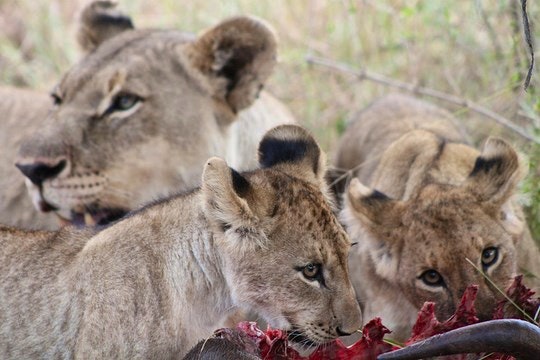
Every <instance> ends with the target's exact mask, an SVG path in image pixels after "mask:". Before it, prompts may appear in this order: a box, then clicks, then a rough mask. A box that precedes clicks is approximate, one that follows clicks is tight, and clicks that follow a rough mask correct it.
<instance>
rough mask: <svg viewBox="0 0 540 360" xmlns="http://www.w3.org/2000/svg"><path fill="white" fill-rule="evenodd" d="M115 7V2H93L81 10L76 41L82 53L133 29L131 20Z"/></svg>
mask: <svg viewBox="0 0 540 360" xmlns="http://www.w3.org/2000/svg"><path fill="white" fill-rule="evenodd" d="M115 7H116V2H112V1H94V2H92V3H90V4H89V5H87V6H86V7H85V8H84V9H83V11H82V13H81V19H80V24H79V30H78V32H77V41H78V42H79V45H80V46H81V48H82V49H83V50H84V51H86V52H91V51H93V50H94V49H95V48H96V47H98V46H99V45H100V44H101V43H102V42H104V41H105V40H107V39H109V38H111V37H113V36H115V35H117V34H119V33H121V32H123V31H126V30H130V29H133V23H132V21H131V19H130V18H129V17H128V16H126V15H124V14H122V13H121V12H120V11H118V10H116V9H115Z"/></svg>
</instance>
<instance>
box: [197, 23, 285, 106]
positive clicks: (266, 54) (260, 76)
mask: <svg viewBox="0 0 540 360" xmlns="http://www.w3.org/2000/svg"><path fill="white" fill-rule="evenodd" d="M188 56H189V58H190V60H191V63H192V64H193V65H194V66H195V68H197V69H198V70H200V71H201V72H202V73H203V74H204V75H205V76H207V77H208V78H209V80H210V84H211V86H212V90H213V92H214V96H215V97H216V98H217V99H219V100H222V101H224V102H225V103H226V104H228V106H229V107H230V109H231V110H232V112H233V113H237V112H238V111H240V110H242V109H244V108H246V107H248V106H249V105H251V104H252V103H253V102H254V101H255V99H256V98H257V96H258V95H259V92H260V90H261V89H262V87H263V85H264V82H265V81H266V79H267V78H268V76H269V75H270V73H271V72H272V70H273V68H274V65H275V63H276V38H275V36H274V33H273V31H271V30H270V28H269V27H268V26H267V25H266V24H263V23H262V22H261V21H259V20H256V19H254V18H251V17H245V16H241V17H235V18H232V19H229V20H226V21H224V22H222V23H221V24H219V25H217V26H216V27H214V28H212V29H210V30H208V31H206V32H205V33H203V34H202V35H201V36H200V37H199V38H198V39H197V40H195V42H193V43H192V44H190V45H189V47H188Z"/></svg>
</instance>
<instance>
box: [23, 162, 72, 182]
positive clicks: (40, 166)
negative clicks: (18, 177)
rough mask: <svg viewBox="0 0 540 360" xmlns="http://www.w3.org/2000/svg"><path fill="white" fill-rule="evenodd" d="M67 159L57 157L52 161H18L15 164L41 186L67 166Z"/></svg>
mask: <svg viewBox="0 0 540 360" xmlns="http://www.w3.org/2000/svg"><path fill="white" fill-rule="evenodd" d="M66 164H67V160H66V159H56V160H55V161H52V162H45V161H36V162H33V163H30V164H24V163H21V162H18V163H16V164H15V166H16V167H17V168H18V169H19V170H20V171H21V172H22V173H23V174H24V176H26V177H27V178H28V179H30V181H31V182H32V183H34V184H35V185H38V186H40V185H41V183H43V181H45V180H47V179H51V178H54V177H56V176H57V175H58V174H60V172H61V171H62V170H64V168H65V167H66Z"/></svg>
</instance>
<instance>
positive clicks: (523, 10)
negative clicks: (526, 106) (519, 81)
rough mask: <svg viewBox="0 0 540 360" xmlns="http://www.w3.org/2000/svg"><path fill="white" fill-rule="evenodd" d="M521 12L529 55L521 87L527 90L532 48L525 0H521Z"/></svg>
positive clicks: (532, 55)
mask: <svg viewBox="0 0 540 360" xmlns="http://www.w3.org/2000/svg"><path fill="white" fill-rule="evenodd" d="M521 13H522V16H523V32H524V33H525V42H526V43H527V47H528V48H529V53H530V55H531V63H530V65H529V71H528V72H527V77H526V78H525V83H524V84H523V88H524V89H525V90H527V88H528V87H529V84H530V83H531V77H532V72H533V68H534V49H533V43H532V39H531V29H530V27H529V17H528V16H527V0H521Z"/></svg>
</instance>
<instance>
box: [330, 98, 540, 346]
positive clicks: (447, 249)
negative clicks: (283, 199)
mask: <svg viewBox="0 0 540 360" xmlns="http://www.w3.org/2000/svg"><path fill="white" fill-rule="evenodd" d="M462 139H463V138H462V135H461V133H460V132H459V131H458V130H457V129H456V128H455V126H454V125H453V123H452V118H451V116H450V114H448V113H447V112H445V111H443V110H441V109H438V108H436V107H434V106H433V105H429V104H426V103H423V102H421V101H419V100H415V99H412V98H409V97H405V96H400V95H394V96H387V97H385V98H383V99H381V100H379V101H377V102H375V103H374V104H373V105H371V106H370V107H368V108H367V109H366V110H364V111H363V112H361V113H360V114H359V116H358V118H357V119H356V120H355V122H354V123H353V124H352V126H351V127H350V128H349V129H348V130H347V132H346V134H345V135H344V137H343V139H342V141H341V143H340V145H339V148H338V152H337V157H336V165H337V166H338V167H339V168H344V169H356V170H355V172H354V175H355V176H357V179H353V180H352V181H351V182H350V186H349V187H348V191H347V193H346V196H345V205H344V210H343V213H342V215H343V219H344V222H345V223H346V225H347V228H348V232H349V235H350V236H351V238H352V240H353V241H357V242H358V244H359V245H358V246H357V247H356V249H354V250H353V251H352V252H351V258H350V259H349V262H350V264H351V265H350V267H351V279H352V281H353V284H354V285H355V286H356V289H357V292H358V298H359V300H360V301H361V303H362V306H363V311H364V318H365V319H371V318H373V317H374V316H380V317H381V318H382V319H383V321H384V323H385V325H386V326H388V327H389V328H390V329H391V330H393V334H392V337H394V338H396V339H400V340H403V339H405V338H407V336H408V335H409V334H410V331H411V329H412V325H413V324H414V321H415V319H416V315H417V311H418V310H419V309H420V307H421V306H422V304H423V303H424V301H434V302H436V303H437V307H436V308H437V311H438V313H437V316H438V317H439V318H440V319H444V318H446V317H448V316H450V315H451V314H452V313H453V312H454V310H455V308H456V305H457V303H458V302H459V300H460V298H461V295H462V292H463V290H464V289H465V287H466V286H467V285H469V284H478V285H479V287H480V288H479V294H478V299H477V302H476V304H477V307H478V310H479V317H480V318H481V319H484V320H485V319H488V318H491V311H492V310H493V306H494V304H495V302H496V300H497V299H498V298H500V296H501V295H500V293H499V292H498V291H497V290H496V289H495V287H494V286H492V285H491V283H490V282H489V281H488V280H486V278H485V277H484V276H487V277H489V278H490V279H491V280H492V281H493V282H494V283H495V284H496V286H498V287H499V288H500V289H503V290H504V289H505V288H506V286H507V285H508V282H509V280H511V279H512V277H513V276H514V275H516V272H517V271H524V270H526V272H531V273H533V274H535V275H536V276H538V275H539V274H540V269H539V265H540V254H539V251H538V249H537V248H536V246H535V244H534V242H533V240H532V238H531V236H530V233H529V231H528V229H527V226H526V224H525V221H524V219H523V213H522V211H521V209H520V207H519V206H517V204H516V202H515V200H514V195H515V193H516V185H517V183H518V181H519V180H520V179H521V178H522V177H523V175H524V173H525V169H524V165H523V164H522V162H521V161H520V159H519V157H518V155H517V153H516V151H515V150H514V149H513V148H512V147H511V146H510V145H509V144H508V143H506V142H505V141H503V140H499V139H494V138H491V139H489V140H488V141H487V142H486V144H485V145H484V149H483V150H482V152H481V153H480V152H479V151H477V150H476V149H474V148H473V147H471V146H469V145H467V144H464V143H463V142H462ZM364 165H365V166H364ZM358 179H360V181H359V180H358ZM362 183H364V184H367V186H364V185H363V184H362ZM368 186H369V187H368ZM467 259H469V260H470V261H471V262H472V263H473V264H474V265H476V266H477V267H478V268H479V269H481V271H482V272H483V273H481V272H479V271H478V270H476V269H475V268H474V267H473V266H472V265H471V264H469V263H468V262H467ZM518 268H519V269H518ZM529 280H530V281H531V282H530V285H533V286H537V285H538V278H536V279H529Z"/></svg>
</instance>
